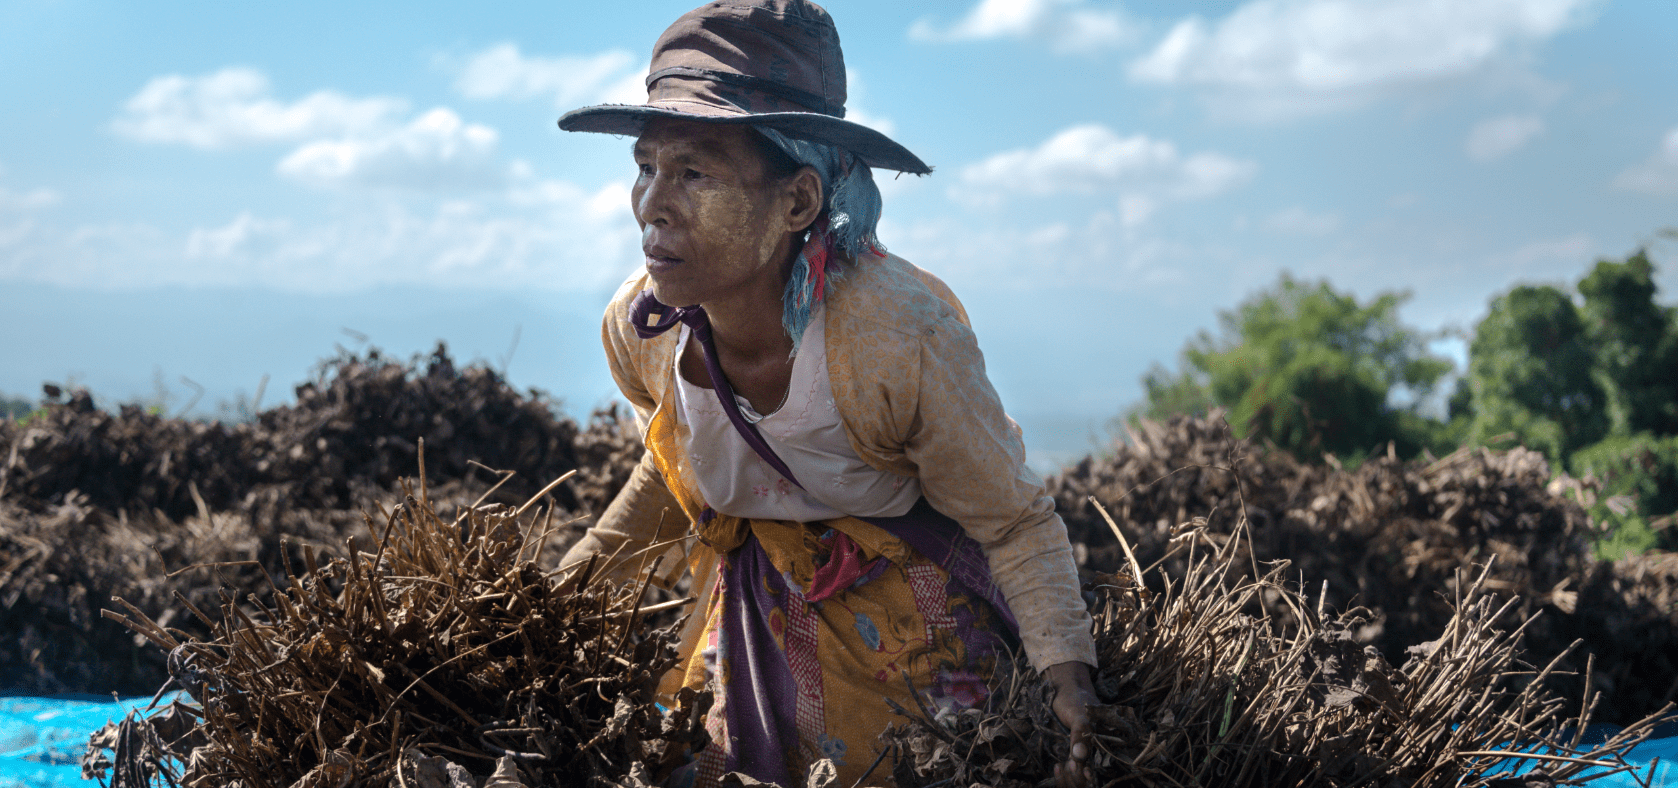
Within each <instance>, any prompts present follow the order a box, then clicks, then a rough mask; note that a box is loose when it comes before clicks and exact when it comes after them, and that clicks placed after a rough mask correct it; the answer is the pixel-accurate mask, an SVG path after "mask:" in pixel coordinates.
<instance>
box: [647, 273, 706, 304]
mask: <svg viewBox="0 0 1678 788" xmlns="http://www.w3.org/2000/svg"><path fill="white" fill-rule="evenodd" d="M647 273H648V280H649V281H650V282H651V284H652V289H653V298H656V299H658V302H659V303H661V304H664V305H665V306H693V305H694V304H697V303H699V301H698V299H697V298H695V297H694V295H695V294H694V292H693V290H692V289H691V288H687V287H682V286H681V285H680V284H679V283H676V282H670V281H661V279H666V278H662V277H660V276H659V275H658V274H656V273H653V272H652V271H648V272H647Z"/></svg>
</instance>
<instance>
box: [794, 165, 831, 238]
mask: <svg viewBox="0 0 1678 788" xmlns="http://www.w3.org/2000/svg"><path fill="white" fill-rule="evenodd" d="M786 187H787V190H788V197H790V198H791V200H790V202H789V204H788V210H787V229H789V230H791V231H792V232H794V233H801V232H804V231H805V230H808V229H810V225H812V224H815V223H816V217H818V216H821V213H822V176H821V175H820V174H818V173H817V172H816V168H814V167H811V166H809V165H805V166H803V167H799V168H798V172H795V173H793V174H792V177H790V178H788V179H787V181H786Z"/></svg>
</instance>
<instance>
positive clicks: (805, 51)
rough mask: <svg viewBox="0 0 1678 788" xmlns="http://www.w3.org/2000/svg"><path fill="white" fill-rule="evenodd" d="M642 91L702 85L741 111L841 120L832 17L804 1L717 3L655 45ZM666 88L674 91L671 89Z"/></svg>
mask: <svg viewBox="0 0 1678 788" xmlns="http://www.w3.org/2000/svg"><path fill="white" fill-rule="evenodd" d="M649 71H650V73H649V75H648V76H647V90H648V93H649V96H652V97H654V98H656V97H657V95H658V94H659V93H660V85H659V83H660V82H663V81H667V80H675V81H682V82H686V81H689V80H705V81H709V82H711V83H712V88H711V89H712V91H713V92H714V94H715V95H716V96H717V97H718V98H721V99H723V100H725V101H728V102H729V103H731V104H734V105H735V106H737V107H739V108H740V109H742V110H745V111H746V112H751V113H763V112H784V111H802V112H816V113H820V114H823V115H830V116H833V117H839V118H842V117H844V116H845V57H844V54H843V52H842V51H841V50H840V47H839V31H838V29H837V28H836V27H835V26H834V24H833V17H831V16H829V15H828V13H827V11H826V10H825V9H823V8H822V7H821V6H819V5H816V4H815V3H812V2H809V0H759V1H758V2H740V1H739V0H719V1H718V2H712V3H707V4H705V5H703V6H700V7H699V8H696V9H694V10H692V11H689V12H688V13H686V14H684V15H682V17H681V18H680V19H677V20H676V22H675V23H674V24H672V25H671V26H670V27H669V29H667V30H665V31H664V35H662V36H659V39H658V42H657V43H656V44H654V45H653V54H652V64H651V67H650V69H649ZM670 87H675V86H674V85H672V86H670Z"/></svg>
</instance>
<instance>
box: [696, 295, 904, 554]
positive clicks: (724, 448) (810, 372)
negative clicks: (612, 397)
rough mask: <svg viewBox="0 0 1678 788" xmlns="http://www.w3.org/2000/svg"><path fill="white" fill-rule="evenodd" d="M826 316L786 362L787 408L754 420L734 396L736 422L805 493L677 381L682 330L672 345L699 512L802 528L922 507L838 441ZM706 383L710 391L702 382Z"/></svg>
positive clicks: (816, 316)
mask: <svg viewBox="0 0 1678 788" xmlns="http://www.w3.org/2000/svg"><path fill="white" fill-rule="evenodd" d="M825 315H826V309H825V308H824V307H823V306H822V305H821V304H817V305H816V308H815V310H814V311H813V312H812V314H811V316H810V325H809V327H808V328H806V329H805V330H804V338H803V341H802V342H801V343H800V350H799V353H798V355H797V356H796V357H795V358H794V359H793V362H792V383H791V384H790V386H789V387H788V389H787V398H786V401H785V402H782V403H781V406H780V407H779V408H777V409H776V410H775V411H774V412H773V413H770V414H768V415H759V414H758V413H757V411H755V410H753V409H752V405H751V403H750V402H748V401H746V399H745V398H744V397H741V396H739V395H735V397H734V400H735V402H737V403H739V405H740V413H741V415H743V416H745V418H746V421H748V422H751V423H754V424H756V425H757V429H758V433H759V434H761V435H762V436H763V441H764V443H767V444H769V447H770V448H772V449H774V450H775V454H776V455H777V456H779V457H780V458H781V462H783V463H785V464H786V466H787V469H788V470H790V471H792V473H793V475H794V476H796V477H797V478H798V481H799V482H800V483H802V484H803V485H804V489H802V490H801V489H799V487H798V485H795V484H793V483H791V482H789V481H787V480H786V479H784V478H782V477H781V474H779V473H777V472H776V471H775V469H774V468H771V467H769V463H766V462H764V461H763V458H761V457H759V456H757V452H755V451H753V450H752V447H751V446H750V445H749V444H747V443H746V440H745V439H744V438H742V437H740V433H738V432H736V431H735V429H734V424H733V423H732V422H730V421H729V420H728V414H727V413H725V412H724V411H723V409H722V403H720V402H718V401H717V393H716V392H715V391H713V390H711V389H709V388H703V387H701V386H696V385H694V384H692V383H690V382H688V380H687V378H685V377H683V375H682V372H681V359H682V352H683V351H684V350H685V349H686V348H687V342H688V337H689V336H690V334H689V331H688V327H687V326H685V325H684V326H682V327H681V336H680V338H679V339H678V340H677V345H676V355H675V359H676V360H675V364H676V382H677V385H676V399H677V402H678V404H679V406H680V407H678V408H677V410H676V417H677V418H678V419H679V420H680V423H681V424H682V425H684V426H686V427H687V429H685V430H677V434H678V435H680V436H681V440H682V448H683V449H684V450H685V451H687V455H688V459H689V460H691V461H692V462H693V475H694V478H695V481H697V482H698V484H699V490H700V492H701V493H702V494H703V495H704V496H705V502H706V503H708V504H710V506H711V508H712V509H715V510H716V511H717V512H719V513H721V514H729V515H734V516H735V517H748V518H763V519H771V520H795V521H799V522H810V521H812V520H827V519H831V518H834V517H842V516H845V515H853V516H860V517H896V516H899V515H903V514H906V513H908V511H909V509H910V508H911V507H913V506H914V505H915V501H916V500H919V499H920V497H921V487H920V482H918V481H916V480H915V479H913V478H910V477H907V476H898V475H896V474H892V473H887V472H885V471H881V470H877V469H875V468H874V467H873V466H871V465H869V464H868V463H865V462H863V461H862V460H861V459H860V458H858V457H857V456H856V452H855V451H853V450H852V449H851V443H850V439H849V438H847V437H845V426H844V424H843V423H842V422H841V421H840V419H839V409H838V407H837V406H835V405H834V404H833V389H832V387H831V386H830V385H829V383H828V379H827V349H826V342H825V341H824V340H825V337H826V325H827V321H826V319H825ZM707 382H708V381H707Z"/></svg>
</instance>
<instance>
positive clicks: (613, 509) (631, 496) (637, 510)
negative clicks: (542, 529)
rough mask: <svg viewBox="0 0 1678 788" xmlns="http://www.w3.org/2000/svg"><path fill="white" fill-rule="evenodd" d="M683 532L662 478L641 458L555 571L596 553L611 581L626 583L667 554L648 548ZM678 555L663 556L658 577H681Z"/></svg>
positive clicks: (681, 517)
mask: <svg viewBox="0 0 1678 788" xmlns="http://www.w3.org/2000/svg"><path fill="white" fill-rule="evenodd" d="M686 531H687V519H686V517H685V516H684V515H683V514H682V507H681V505H680V504H678V503H677V502H676V497H675V496H674V495H671V493H670V488H668V487H666V486H665V485H664V477H663V476H661V475H660V474H659V472H658V469H657V468H655V467H653V462H652V455H650V454H643V455H642V456H641V461H640V462H639V463H636V465H635V470H634V471H632V472H631V473H630V474H629V481H627V482H625V483H624V486H623V489H621V490H619V491H618V494H617V497H615V498H613V499H612V502H611V504H609V505H607V507H606V511H604V512H602V513H601V515H600V519H598V520H596V521H595V523H594V527H592V528H590V529H588V532H587V533H584V534H583V538H581V539H579V540H577V543H576V544H574V545H571V549H570V550H568V551H566V553H565V558H563V559H562V560H561V561H560V566H571V565H574V564H581V563H583V562H586V561H587V560H588V559H589V557H590V556H592V555H595V554H597V553H598V554H599V555H600V557H601V560H604V561H607V562H608V563H607V564H606V565H605V566H604V567H602V568H601V571H604V572H605V573H606V576H607V577H609V578H611V579H614V580H619V581H622V580H626V579H629V578H632V577H637V576H639V575H640V574H641V571H642V567H644V566H651V565H652V562H653V559H654V557H655V556H658V555H664V554H666V553H667V552H669V551H667V550H662V549H655V550H648V549H647V548H648V547H649V546H650V545H652V544H655V543H657V542H660V541H669V540H671V539H675V538H677V537H680V536H682V535H683V534H684V533H686ZM680 557H681V554H680V553H678V554H676V555H674V556H671V555H666V556H665V558H664V562H663V563H662V564H661V565H660V567H659V573H658V574H659V576H660V577H661V578H670V577H674V576H676V575H679V574H680V569H681V562H680V560H679V559H680Z"/></svg>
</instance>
